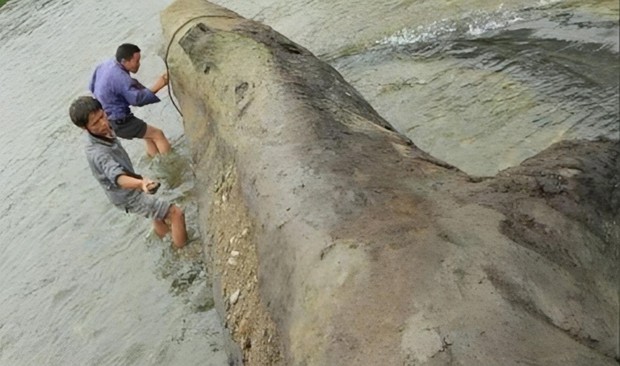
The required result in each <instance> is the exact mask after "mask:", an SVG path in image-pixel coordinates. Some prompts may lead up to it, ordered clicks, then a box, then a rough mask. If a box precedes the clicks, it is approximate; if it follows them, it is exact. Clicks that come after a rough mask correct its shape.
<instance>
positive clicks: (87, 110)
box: [69, 96, 103, 128]
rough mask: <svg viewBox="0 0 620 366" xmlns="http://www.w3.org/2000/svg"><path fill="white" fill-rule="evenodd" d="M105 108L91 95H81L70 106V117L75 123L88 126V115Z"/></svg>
mask: <svg viewBox="0 0 620 366" xmlns="http://www.w3.org/2000/svg"><path fill="white" fill-rule="evenodd" d="M101 109H103V107H102V106H101V103H99V101H98V100H97V99H95V98H93V97H91V96H83V97H79V98H77V99H76V100H74V101H73V103H71V107H69V117H70V118H71V122H73V124H74V125H76V126H78V127H81V128H86V124H87V123H88V116H89V115H90V114H91V113H93V112H97V111H99V110H101Z"/></svg>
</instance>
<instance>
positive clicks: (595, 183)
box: [162, 0, 620, 365]
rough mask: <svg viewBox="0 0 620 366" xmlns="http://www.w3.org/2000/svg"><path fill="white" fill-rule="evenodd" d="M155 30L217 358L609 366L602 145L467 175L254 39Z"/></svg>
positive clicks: (195, 26)
mask: <svg viewBox="0 0 620 366" xmlns="http://www.w3.org/2000/svg"><path fill="white" fill-rule="evenodd" d="M197 17H200V18H197ZM162 25H163V28H164V32H165V34H166V37H167V40H170V39H171V38H172V37H173V35H174V39H173V40H172V43H171V46H170V52H169V56H168V60H167V61H168V63H169V67H170V73H171V85H172V88H173V90H174V94H175V96H176V98H177V99H178V101H179V104H180V107H181V110H182V112H183V114H184V123H185V131H186V136H187V137H188V139H189V143H190V147H191V151H192V158H193V160H194V164H195V173H196V182H197V183H196V186H197V196H198V197H199V200H200V202H199V207H200V215H201V227H202V230H203V231H204V233H205V236H207V237H208V238H209V240H208V241H207V242H206V243H205V245H206V246H207V250H206V252H208V253H210V258H209V259H210V263H211V269H212V271H213V273H214V274H215V279H214V285H215V286H214V291H215V297H216V299H217V301H216V305H217V307H218V310H219V312H220V314H221V315H222V318H223V319H224V321H225V323H226V327H227V328H228V329H229V330H230V333H231V337H232V339H233V340H234V344H233V345H232V346H231V352H232V354H233V355H234V356H235V362H237V363H241V362H243V363H245V364H246V365H403V364H404V365H446V364H462V365H500V364H501V365H513V364H520V363H526V364H530V365H567V364H571V365H615V364H617V362H616V360H615V359H617V358H618V356H619V353H618V352H619V351H618V284H619V277H618V267H617V263H618V251H619V243H620V216H619V215H620V214H619V211H618V205H619V203H620V188H619V184H618V171H619V164H620V161H619V157H618V155H619V154H620V148H619V146H618V142H617V141H600V142H585V141H575V142H564V143H560V144H557V145H554V146H553V147H551V148H550V149H548V150H547V151H545V152H543V153H541V154H539V155H538V156H535V157H533V158H531V159H529V160H527V161H525V162H524V163H523V164H521V165H520V166H518V167H515V168H512V169H508V170H506V171H503V172H501V173H500V174H498V176H496V177H493V178H484V179H480V178H472V177H469V176H467V175H466V174H464V173H462V172H460V171H458V170H457V169H455V168H453V167H451V166H450V165H448V164H445V163H443V162H441V161H438V160H436V159H434V158H433V157H431V156H429V155H428V154H426V153H425V152H423V151H421V150H419V149H418V148H417V147H416V146H415V145H413V144H412V143H411V141H409V140H407V138H405V137H403V136H402V135H400V134H398V133H396V132H395V131H393V129H392V128H391V126H390V124H389V123H388V122H387V121H385V120H384V119H383V118H382V117H381V116H379V115H378V114H377V113H376V112H375V111H374V110H373V109H372V107H371V106H370V105H369V104H368V103H367V102H366V101H364V100H363V98H362V97H361V96H360V95H359V94H358V93H357V92H356V91H355V90H354V89H353V88H352V87H351V86H350V85H349V84H348V83H347V82H346V81H345V80H343V78H342V77H341V76H340V75H339V74H338V73H337V72H336V71H335V70H333V69H332V68H331V67H330V66H329V65H327V64H325V63H323V62H321V61H320V60H318V59H317V58H315V57H314V56H313V55H312V54H311V53H309V52H308V51H307V50H305V49H304V48H302V47H300V46H298V45H296V44H294V43H292V42H291V41H289V40H288V39H286V38H285V37H283V36H282V35H280V34H277V33H276V32H274V31H273V30H272V29H270V28H269V27H266V26H264V25H261V24H259V23H256V22H253V21H250V20H246V19H243V18H241V17H239V16H237V15H236V14H235V13H232V12H230V11H228V10H226V9H224V8H221V7H218V6H216V5H213V4H211V3H208V2H205V1H199V0H177V1H176V2H174V3H173V4H172V5H170V7H169V8H168V9H166V10H165V11H164V13H163V14H162Z"/></svg>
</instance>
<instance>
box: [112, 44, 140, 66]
mask: <svg viewBox="0 0 620 366" xmlns="http://www.w3.org/2000/svg"><path fill="white" fill-rule="evenodd" d="M138 52H140V48H139V47H138V46H136V45H135V44H131V43H123V44H122V45H120V46H118V48H117V49H116V61H118V62H121V61H123V60H125V61H129V60H131V58H132V57H133V55H134V53H138Z"/></svg>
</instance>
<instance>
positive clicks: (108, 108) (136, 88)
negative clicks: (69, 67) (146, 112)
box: [89, 59, 159, 120]
mask: <svg viewBox="0 0 620 366" xmlns="http://www.w3.org/2000/svg"><path fill="white" fill-rule="evenodd" d="M89 89H90V91H91V92H92V93H93V94H94V95H95V98H97V99H98V100H99V102H101V104H102V105H103V110H104V111H105V113H106V114H107V115H108V118H109V119H112V120H118V119H123V118H125V117H127V116H128V115H129V114H131V110H130V109H129V106H130V105H133V106H137V107H140V106H143V105H147V104H152V103H157V102H159V98H158V97H157V96H156V95H155V93H153V92H152V91H151V90H149V89H148V88H145V87H144V86H143V85H142V84H140V82H138V80H136V79H134V78H132V77H131V76H130V75H129V71H127V70H126V69H125V68H124V67H123V66H122V65H121V64H120V63H118V61H116V60H115V59H109V60H106V61H104V62H102V63H101V64H99V65H98V66H97V68H96V69H95V72H93V76H92V78H91V80H90V85H89Z"/></svg>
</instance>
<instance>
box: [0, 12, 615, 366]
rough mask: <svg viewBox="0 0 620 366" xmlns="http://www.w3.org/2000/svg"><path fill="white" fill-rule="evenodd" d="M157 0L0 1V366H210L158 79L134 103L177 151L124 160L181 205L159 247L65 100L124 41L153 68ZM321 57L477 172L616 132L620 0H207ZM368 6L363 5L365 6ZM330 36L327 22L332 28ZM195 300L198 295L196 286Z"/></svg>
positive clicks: (157, 51) (198, 282)
mask: <svg viewBox="0 0 620 366" xmlns="http://www.w3.org/2000/svg"><path fill="white" fill-rule="evenodd" d="M168 3H169V1H165V0H152V1H148V2H146V1H131V2H130V1H121V0H109V1H103V2H102V1H94V0H80V1H68V0H47V1H41V0H37V1H35V0H12V1H9V3H8V4H7V5H5V6H4V7H2V8H0V65H2V67H3V69H2V71H1V72H0V111H1V112H2V113H1V117H0V127H1V128H2V133H1V134H0V196H1V197H2V200H1V201H0V215H1V217H2V221H3V223H4V225H3V230H2V231H0V243H1V244H2V245H1V246H0V278H2V286H1V287H0V365H225V364H226V356H225V354H224V353H223V352H222V350H221V349H222V329H221V325H220V322H219V320H218V318H217V316H216V315H215V313H214V311H213V310H209V306H208V304H209V301H208V299H207V300H205V301H202V300H200V299H201V296H202V295H204V294H202V293H201V291H202V290H203V289H204V288H206V285H205V283H206V280H207V277H208V276H207V274H205V273H204V270H203V269H204V268H203V264H202V259H201V258H202V254H201V252H200V232H199V230H198V227H197V226H198V225H197V223H196V221H195V220H196V218H197V213H196V211H197V208H196V206H195V203H194V200H193V196H192V195H193V193H192V189H193V181H192V174H191V163H190V162H189V158H188V156H189V154H188V153H187V146H186V144H185V139H184V136H183V127H182V121H181V119H180V118H179V117H178V115H177V114H176V111H175V110H174V108H172V105H171V103H170V100H169V98H168V96H167V95H166V93H165V92H160V95H161V97H162V99H163V101H162V103H159V104H156V105H151V106H147V107H144V108H140V109H138V110H137V112H136V114H137V115H138V116H140V117H142V118H144V119H146V120H147V121H149V122H151V123H152V124H154V125H156V126H158V127H161V128H162V129H163V130H164V131H165V132H166V134H167V135H168V137H169V138H170V139H171V141H172V142H173V146H174V148H175V150H176V154H174V155H172V156H171V157H169V158H168V159H164V160H155V161H149V160H148V159H146V158H145V157H144V151H143V145H142V143H141V142H136V141H126V142H124V146H125V147H126V148H127V150H128V151H129V153H130V155H131V156H132V158H133V160H134V162H135V163H136V165H137V169H138V170H139V171H140V172H143V173H145V174H146V175H151V176H154V177H156V178H160V179H161V180H162V182H163V183H164V187H163V188H164V189H163V190H161V191H162V193H161V194H162V195H164V197H167V198H169V199H171V200H174V201H175V202H178V203H179V204H180V205H182V206H183V207H185V209H186V211H187V220H188V226H189V229H190V232H191V234H190V235H191V237H192V238H194V240H193V241H192V242H191V243H190V245H189V247H188V249H186V250H184V251H183V252H181V253H174V252H172V251H171V250H170V249H169V245H170V243H169V241H167V242H161V241H159V240H156V239H154V238H153V236H152V234H151V229H150V225H149V223H148V222H147V221H146V220H143V219H141V218H137V217H133V216H129V215H125V214H124V213H122V212H120V211H118V210H116V209H114V208H112V207H111V206H110V205H109V204H108V202H107V200H106V198H105V196H104V194H103V192H102V191H101V189H100V188H99V187H98V185H97V184H96V182H95V181H94V180H93V178H92V177H91V175H90V172H89V170H88V167H87V164H86V161H85V158H84V155H83V151H82V141H81V136H80V131H79V130H78V129H77V128H75V127H74V126H72V125H71V123H70V122H69V120H68V118H67V109H68V106H69V104H70V102H71V100H72V99H74V98H75V97H77V96H78V95H81V94H84V93H85V92H86V84H87V82H88V78H89V76H90V73H91V72H92V69H93V67H94V65H95V64H96V63H97V62H99V61H101V60H103V59H105V58H107V57H111V56H112V55H113V52H114V50H115V48H116V46H117V45H118V44H120V43H122V42H132V43H136V44H138V45H139V46H140V47H141V48H142V49H143V52H142V56H143V59H142V68H141V70H140V72H139V74H138V78H139V79H140V80H142V81H144V82H145V83H147V84H148V83H149V81H151V80H154V78H155V77H156V76H157V75H158V74H159V73H160V72H162V70H163V67H164V65H163V62H162V60H161V58H160V56H159V55H161V51H162V49H163V47H164V46H165V45H164V44H163V42H162V40H161V30H160V25H159V18H158V17H159V11H161V10H162V9H163V8H165V6H166V5H167V4H168ZM218 3H219V4H221V5H224V6H228V7H230V8H231V9H232V10H235V11H237V12H239V13H240V14H241V15H243V16H246V17H249V18H254V19H256V20H260V21H263V22H265V23H267V24H269V25H271V26H272V27H274V28H275V29H276V30H278V31H280V32H282V33H283V34H285V35H286V36H288V37H290V38H291V39H293V40H294V41H296V42H299V43H300V44H301V45H303V46H305V47H307V48H308V49H310V50H311V51H313V52H315V53H316V54H317V55H319V56H320V57H322V58H323V59H325V60H326V61H328V62H330V63H331V64H332V65H333V66H334V67H336V68H337V69H338V70H339V71H340V72H341V73H342V74H343V75H344V76H345V78H346V79H347V80H349V81H350V82H351V83H352V84H353V85H354V86H355V87H356V88H357V89H358V90H359V91H360V92H361V93H362V94H363V95H364V96H365V97H366V98H367V99H368V100H369V101H370V102H371V104H372V105H373V106H374V107H375V108H376V109H377V110H378V111H379V113H380V114H382V115H383V116H384V117H385V118H386V119H387V120H388V121H389V122H390V123H392V125H394V126H395V127H396V128H397V129H398V130H399V131H401V132H402V133H404V134H406V135H408V136H409V137H410V138H411V139H412V140H413V141H414V142H415V143H416V144H417V145H418V146H420V147H421V148H423V149H425V150H427V151H428V152H430V153H431V154H433V155H435V156H437V157H439V158H441V159H444V160H446V161H447V162H449V163H452V164H455V165H457V166H458V167H460V168H461V169H463V170H465V171H467V172H469V173H472V174H477V175H492V174H494V173H495V172H497V171H498V170H500V169H503V168H505V167H508V166H511V165H515V164H518V163H519V162H520V161H522V160H523V159H525V158H527V157H529V156H532V155H534V154H536V153H537V152H539V151H541V150H543V149H544V148H546V147H547V146H549V145H550V144H552V143H553V142H556V141H559V140H562V139H573V138H587V139H594V138H599V137H607V138H615V139H617V138H618V133H619V132H618V128H619V122H618V85H619V78H620V71H619V67H620V66H619V63H618V3H617V1H616V0H613V1H609V0H599V1H588V2H585V1H529V0H520V1H515V2H512V3H511V4H510V5H509V6H508V5H504V4H502V3H500V2H497V1H492V0H489V1H477V0H469V1H465V2H459V3H456V2H453V1H450V0H444V1H442V2H435V3H433V4H430V2H416V1H392V0H390V1H384V2H376V1H372V2H371V1H364V0H355V1H353V0H352V1H350V2H348V4H347V6H344V5H343V3H339V2H331V1H316V0H303V1H301V0H294V1H284V0H261V1H256V2H241V1H234V0H225V1H218ZM369 14H372V16H369ZM334 35H336V36H334ZM202 297H204V296H202Z"/></svg>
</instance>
